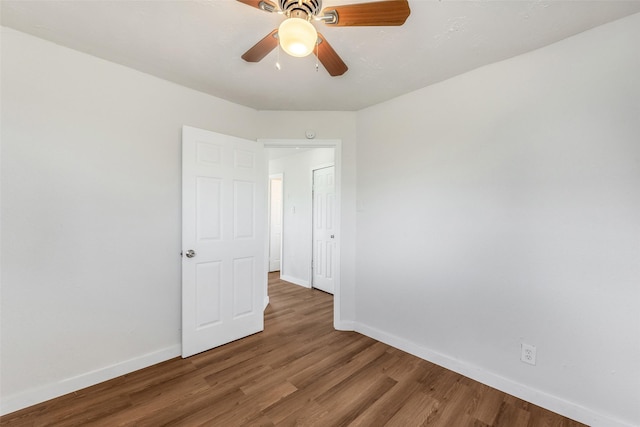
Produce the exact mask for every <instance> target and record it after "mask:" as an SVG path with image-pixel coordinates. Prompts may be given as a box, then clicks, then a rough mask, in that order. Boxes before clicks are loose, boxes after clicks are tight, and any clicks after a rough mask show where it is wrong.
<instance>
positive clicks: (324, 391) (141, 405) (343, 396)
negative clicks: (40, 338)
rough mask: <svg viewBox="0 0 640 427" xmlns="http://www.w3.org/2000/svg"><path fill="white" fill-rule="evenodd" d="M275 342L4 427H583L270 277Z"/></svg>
mask: <svg viewBox="0 0 640 427" xmlns="http://www.w3.org/2000/svg"><path fill="white" fill-rule="evenodd" d="M269 289H270V290H269V294H270V301H271V303H270V305H269V307H268V308H267V310H266V312H265V331H264V332H262V333H259V334H256V335H252V336H250V337H247V338H245V339H242V340H239V341H235V342H233V343H230V344H227V345H225V346H222V347H220V348H217V349H214V350H210V351H208V352H205V353H201V354H198V355H196V356H193V357H190V358H188V359H181V358H175V359H172V360H169V361H166V362H164V363H160V364H158V365H155V366H152V367H149V368H146V369H142V370H140V371H136V372H133V373H131V374H128V375H124V376H122V377H118V378H115V379H113V380H111V381H107V382H104V383H102V384H98V385H95V386H93V387H89V388H86V389H83V390H80V391H77V392H75V393H71V394H69V395H66V396H62V397H60V398H57V399H53V400H50V401H48V402H44V403H41V404H39V405H35V406H32V407H30V408H26V409H24V410H21V411H17V412H14V413H12V414H8V415H6V416H4V417H1V418H0V426H163V425H167V426H168V425H170V426H200V425H203V426H224V427H227V426H296V425H298V426H323V427H325V426H327V427H328V426H401V427H410V426H435V427H465V426H469V427H471V426H473V427H487V426H504V427H520V426H522V427H543V426H549V427H551V426H553V427H577V426H582V425H583V424H580V423H577V422H575V421H571V420H569V419H567V418H563V417H561V416H559V415H557V414H554V413H552V412H549V411H547V410H545V409H542V408H540V407H537V406H534V405H532V404H529V403H527V402H524V401H522V400H519V399H516V398H515V397H512V396H509V395H506V394H504V393H502V392H499V391H497V390H495V389H492V388H490V387H487V386H485V385H482V384H480V383H477V382H475V381H472V380H470V379H468V378H466V377H463V376H461V375H458V374H456V373H454V372H451V371H448V370H446V369H444V368H441V367H439V366H436V365H434V364H431V363H429V362H426V361H424V360H421V359H419V358H416V357H414V356H411V355H409V354H407V353H404V352H402V351H400V350H397V349H394V348H393V347H389V346H388V345H385V344H382V343H380V342H378V341H375V340H373V339H371V338H368V337H365V336H363V335H360V334H357V333H355V332H339V331H335V330H334V329H333V326H332V322H333V298H332V296H331V295H328V294H325V293H324V292H321V291H318V290H310V289H305V288H302V287H299V286H296V285H292V284H289V283H286V282H283V281H281V280H280V279H279V277H278V275H277V273H276V274H272V275H270V277H269Z"/></svg>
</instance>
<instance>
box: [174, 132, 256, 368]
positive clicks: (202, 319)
mask: <svg viewBox="0 0 640 427" xmlns="http://www.w3.org/2000/svg"><path fill="white" fill-rule="evenodd" d="M263 151H264V150H263V148H262V144H261V143H257V142H254V141H248V140H244V139H240V138H235V137H231V136H227V135H221V134H217V133H214V132H209V131H205V130H201V129H196V128H192V127H188V126H184V127H183V129H182V248H183V257H182V357H188V356H191V355H193V354H196V353H200V352H202V351H205V350H208V349H211V348H213V347H217V346H219V345H222V344H226V343H228V342H230V341H234V340H236V339H238V338H242V337H245V336H247V335H250V334H253V333H256V332H259V331H261V330H263V328H264V318H263V310H262V309H263V306H262V304H263V298H264V296H263V293H264V289H265V288H266V274H265V270H266V265H265V259H266V258H265V254H264V250H265V246H266V245H265V228H264V227H265V225H266V199H265V193H266V172H265V170H264V166H265V161H264V153H263Z"/></svg>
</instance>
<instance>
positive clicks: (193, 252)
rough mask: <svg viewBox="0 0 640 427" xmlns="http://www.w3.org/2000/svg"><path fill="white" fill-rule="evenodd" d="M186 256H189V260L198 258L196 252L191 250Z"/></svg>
mask: <svg viewBox="0 0 640 427" xmlns="http://www.w3.org/2000/svg"><path fill="white" fill-rule="evenodd" d="M186 255H187V258H193V257H194V256H196V251H194V250H193V249H189V250H188V251H187V253H186Z"/></svg>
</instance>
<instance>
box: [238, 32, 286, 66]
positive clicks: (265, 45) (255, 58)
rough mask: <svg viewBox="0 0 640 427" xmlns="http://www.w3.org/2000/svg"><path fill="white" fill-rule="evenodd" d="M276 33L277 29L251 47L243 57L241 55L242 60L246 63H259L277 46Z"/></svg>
mask: <svg viewBox="0 0 640 427" xmlns="http://www.w3.org/2000/svg"><path fill="white" fill-rule="evenodd" d="M277 33H278V29H277V28H276V29H275V30H273V31H271V32H270V33H269V34H267V35H266V36H265V37H264V38H263V39H262V40H260V41H259V42H258V43H256V44H255V45H253V47H252V48H251V49H249V50H248V51H246V52H245V53H244V55H242V59H244V60H245V61H247V62H260V61H261V60H262V58H264V57H265V56H267V54H268V53H269V52H271V51H272V50H273V49H275V48H276V46H278V39H277V38H276V34H277Z"/></svg>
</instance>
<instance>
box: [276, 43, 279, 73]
mask: <svg viewBox="0 0 640 427" xmlns="http://www.w3.org/2000/svg"><path fill="white" fill-rule="evenodd" d="M276 70H278V71H280V43H278V51H277V52H276Z"/></svg>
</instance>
